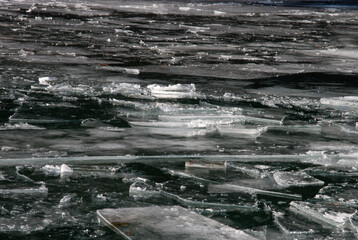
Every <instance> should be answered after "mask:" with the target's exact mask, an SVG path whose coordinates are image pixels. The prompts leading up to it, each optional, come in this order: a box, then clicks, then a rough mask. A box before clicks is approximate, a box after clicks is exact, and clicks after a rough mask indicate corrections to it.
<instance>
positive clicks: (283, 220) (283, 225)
mask: <svg viewBox="0 0 358 240" xmlns="http://www.w3.org/2000/svg"><path fill="white" fill-rule="evenodd" d="M273 215H274V222H275V224H276V225H277V226H278V227H279V228H280V230H281V231H282V232H283V233H284V234H285V235H288V236H292V237H298V236H302V235H304V236H305V237H304V238H307V235H310V237H312V235H313V236H314V235H315V234H317V235H318V234H319V233H321V232H322V231H323V230H324V229H323V228H322V227H321V225H320V224H318V223H315V222H312V221H309V220H307V219H305V218H303V217H301V216H299V215H296V214H293V213H290V212H287V213H279V212H274V213H273Z"/></svg>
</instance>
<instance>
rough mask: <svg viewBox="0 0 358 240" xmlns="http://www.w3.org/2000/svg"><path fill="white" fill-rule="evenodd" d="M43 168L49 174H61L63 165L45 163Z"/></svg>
mask: <svg viewBox="0 0 358 240" xmlns="http://www.w3.org/2000/svg"><path fill="white" fill-rule="evenodd" d="M41 170H42V171H44V172H45V173H46V174H49V175H60V173H61V167H60V166H54V165H45V166H43V167H42V168H41Z"/></svg>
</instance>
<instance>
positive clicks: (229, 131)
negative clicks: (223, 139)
mask: <svg viewBox="0 0 358 240" xmlns="http://www.w3.org/2000/svg"><path fill="white" fill-rule="evenodd" d="M216 128H217V129H218V131H219V133H220V134H221V135H222V136H229V137H237V138H257V137H259V136H260V135H261V134H262V133H264V132H266V131H267V127H258V128H248V127H244V126H235V125H229V126H217V127H216Z"/></svg>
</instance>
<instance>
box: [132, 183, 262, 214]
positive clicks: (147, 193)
mask: <svg viewBox="0 0 358 240" xmlns="http://www.w3.org/2000/svg"><path fill="white" fill-rule="evenodd" d="M129 195H130V196H131V197H133V198H144V199H146V198H152V197H164V198H167V199H171V200H174V201H176V202H177V203H179V204H180V205H182V206H187V207H194V208H211V209H217V210H220V211H239V212H241V211H242V212H252V211H258V208H257V207H255V206H246V205H245V206H241V205H235V204H225V203H215V202H214V203H213V202H203V201H193V200H189V199H186V198H183V197H180V196H179V195H176V194H173V193H169V192H166V191H163V190H160V189H158V188H157V187H154V186H152V185H150V184H148V183H144V182H135V183H133V184H132V185H131V186H130V188H129Z"/></svg>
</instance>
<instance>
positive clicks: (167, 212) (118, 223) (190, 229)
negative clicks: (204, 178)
mask: <svg viewBox="0 0 358 240" xmlns="http://www.w3.org/2000/svg"><path fill="white" fill-rule="evenodd" d="M97 216H98V218H99V219H100V221H101V223H103V224H104V225H106V226H108V227H110V228H111V229H112V230H113V231H115V232H116V233H118V234H119V235H121V236H123V237H124V238H126V239H132V240H136V239H141V240H145V239H172V238H173V237H174V236H175V239H186V240H194V239H235V240H240V239H245V240H246V239H247V240H250V239H256V238H254V237H252V236H250V235H248V234H246V233H244V232H243V231H241V230H236V229H234V228H231V227H228V226H226V225H223V224H221V223H219V222H216V221H214V220H212V219H209V218H206V217H204V216H201V215H199V214H197V213H194V212H191V211H189V210H187V209H185V208H182V207H179V206H172V207H160V206H154V207H140V208H118V209H102V210H98V211H97Z"/></svg>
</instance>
